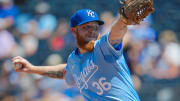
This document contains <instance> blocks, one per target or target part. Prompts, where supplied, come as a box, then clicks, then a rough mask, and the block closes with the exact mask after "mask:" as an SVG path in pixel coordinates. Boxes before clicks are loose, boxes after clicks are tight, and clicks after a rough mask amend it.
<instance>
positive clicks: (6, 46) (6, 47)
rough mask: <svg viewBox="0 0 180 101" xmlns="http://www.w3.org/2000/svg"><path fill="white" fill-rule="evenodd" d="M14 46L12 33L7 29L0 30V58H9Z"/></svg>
mask: <svg viewBox="0 0 180 101" xmlns="http://www.w3.org/2000/svg"><path fill="white" fill-rule="evenodd" d="M15 48H16V42H15V39H14V36H13V35H12V33H10V32H8V31H7V30H0V59H6V58H9V57H10V56H11V55H12V54H13V51H14V49H15Z"/></svg>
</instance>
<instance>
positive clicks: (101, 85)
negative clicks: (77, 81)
mask: <svg viewBox="0 0 180 101" xmlns="http://www.w3.org/2000/svg"><path fill="white" fill-rule="evenodd" d="M92 86H93V87H96V89H97V90H98V91H97V92H96V93H97V94H98V95H102V94H103V93H104V91H108V90H110V89H111V83H110V82H106V78H105V77H101V78H100V79H99V80H98V82H93V83H92Z"/></svg>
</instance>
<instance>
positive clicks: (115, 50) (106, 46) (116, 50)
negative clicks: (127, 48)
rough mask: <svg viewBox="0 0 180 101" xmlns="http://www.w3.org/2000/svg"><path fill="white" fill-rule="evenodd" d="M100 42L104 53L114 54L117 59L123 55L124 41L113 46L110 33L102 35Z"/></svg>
mask: <svg viewBox="0 0 180 101" xmlns="http://www.w3.org/2000/svg"><path fill="white" fill-rule="evenodd" d="M98 43H99V47H100V48H101V51H102V53H103V54H104V55H106V56H107V55H109V56H110V55H112V56H114V57H115V59H118V58H119V57H121V56H122V55H123V48H122V43H120V44H119V45H118V46H117V45H116V46H112V45H111V44H110V42H109V33H107V34H105V35H104V36H102V37H101V38H100V40H99V42H98Z"/></svg>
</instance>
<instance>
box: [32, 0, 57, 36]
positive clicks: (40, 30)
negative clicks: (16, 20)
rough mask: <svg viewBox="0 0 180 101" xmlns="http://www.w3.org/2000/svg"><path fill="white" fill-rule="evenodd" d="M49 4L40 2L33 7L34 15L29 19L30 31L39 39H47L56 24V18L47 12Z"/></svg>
mask: <svg viewBox="0 0 180 101" xmlns="http://www.w3.org/2000/svg"><path fill="white" fill-rule="evenodd" d="M49 10H50V5H49V4H47V3H46V2H40V3H39V4H37V6H36V8H35V12H36V15H35V17H34V19H32V20H31V21H30V27H29V28H30V29H29V31H31V32H30V33H33V34H34V35H35V36H37V37H38V38H39V39H47V38H48V37H49V36H50V35H52V34H53V31H54V30H55V28H56V25H57V19H56V17H55V16H54V15H52V14H50V13H49Z"/></svg>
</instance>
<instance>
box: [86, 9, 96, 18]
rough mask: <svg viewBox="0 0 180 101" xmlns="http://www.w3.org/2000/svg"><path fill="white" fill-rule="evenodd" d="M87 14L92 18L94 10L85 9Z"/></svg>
mask: <svg viewBox="0 0 180 101" xmlns="http://www.w3.org/2000/svg"><path fill="white" fill-rule="evenodd" d="M87 14H88V16H91V17H93V18H94V17H95V15H94V12H93V11H91V10H87Z"/></svg>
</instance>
